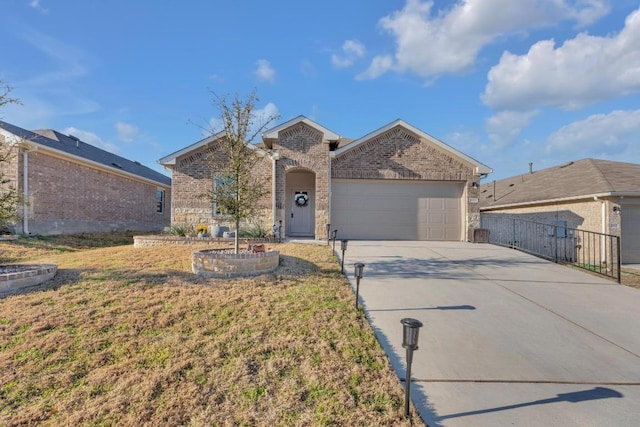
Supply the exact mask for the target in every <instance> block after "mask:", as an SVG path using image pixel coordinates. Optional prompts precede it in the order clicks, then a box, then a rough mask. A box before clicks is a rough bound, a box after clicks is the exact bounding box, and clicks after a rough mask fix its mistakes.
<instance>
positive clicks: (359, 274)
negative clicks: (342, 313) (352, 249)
mask: <svg viewBox="0 0 640 427" xmlns="http://www.w3.org/2000/svg"><path fill="white" fill-rule="evenodd" d="M354 267H355V272H354V273H353V275H354V276H356V309H357V308H358V296H359V295H360V279H362V273H363V272H364V264H363V263H361V262H358V263H356V265H355V266H354Z"/></svg>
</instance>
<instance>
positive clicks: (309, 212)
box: [285, 169, 316, 237]
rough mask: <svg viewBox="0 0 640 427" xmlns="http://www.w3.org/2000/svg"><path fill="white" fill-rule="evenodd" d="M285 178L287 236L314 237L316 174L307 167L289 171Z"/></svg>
mask: <svg viewBox="0 0 640 427" xmlns="http://www.w3.org/2000/svg"><path fill="white" fill-rule="evenodd" d="M285 180H286V181H285V216H286V226H287V228H286V231H287V233H286V234H287V236H291V237H314V236H315V226H316V223H315V222H316V219H315V217H316V215H315V212H316V174H315V173H313V172H311V171H309V170H306V169H295V170H292V171H289V172H287V175H286V177H285Z"/></svg>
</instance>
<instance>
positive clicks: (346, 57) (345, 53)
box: [331, 40, 367, 68]
mask: <svg viewBox="0 0 640 427" xmlns="http://www.w3.org/2000/svg"><path fill="white" fill-rule="evenodd" d="M366 53H367V49H366V48H365V46H364V44H362V43H360V42H359V41H358V40H346V41H345V42H344V43H343V44H342V55H337V54H333V55H331V63H332V64H333V66H334V67H336V68H348V67H351V66H352V65H353V63H354V62H355V61H357V60H358V59H360V58H362V57H364V56H365V54H366Z"/></svg>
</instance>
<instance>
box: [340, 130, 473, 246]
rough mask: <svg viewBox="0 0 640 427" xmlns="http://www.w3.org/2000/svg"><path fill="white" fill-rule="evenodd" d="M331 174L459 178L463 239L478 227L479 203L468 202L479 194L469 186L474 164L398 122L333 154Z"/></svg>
mask: <svg viewBox="0 0 640 427" xmlns="http://www.w3.org/2000/svg"><path fill="white" fill-rule="evenodd" d="M331 177H332V178H342V179H398V180H426V181H459V182H462V183H464V184H465V191H464V192H463V196H462V197H463V200H462V204H463V205H462V208H463V212H465V213H466V227H467V234H466V236H465V240H469V238H471V237H472V236H473V233H472V230H473V229H474V228H478V227H480V207H479V204H478V203H471V202H469V199H470V198H475V199H477V198H478V195H479V192H478V191H479V190H478V189H476V188H473V182H474V181H475V182H477V183H479V182H480V175H479V174H477V173H475V168H474V167H472V166H470V165H468V164H466V163H465V162H463V161H462V160H459V159H456V158H454V157H452V156H451V155H450V154H449V153H447V152H445V151H443V150H442V149H440V148H439V147H438V146H436V145H434V144H432V143H430V142H429V141H428V140H424V139H421V138H419V137H417V136H416V135H414V134H413V133H411V132H408V131H407V130H406V129H404V128H402V127H400V126H398V127H395V128H393V129H390V130H389V131H387V132H385V133H383V134H381V135H379V136H377V137H376V138H373V139H372V140H370V141H367V142H365V143H363V144H361V145H359V146H358V147H356V148H354V149H352V150H350V151H348V152H346V153H344V154H343V155H341V156H339V157H336V158H335V159H334V160H333V162H332V175H331ZM462 228H463V229H464V228H465V227H464V226H463V227H462Z"/></svg>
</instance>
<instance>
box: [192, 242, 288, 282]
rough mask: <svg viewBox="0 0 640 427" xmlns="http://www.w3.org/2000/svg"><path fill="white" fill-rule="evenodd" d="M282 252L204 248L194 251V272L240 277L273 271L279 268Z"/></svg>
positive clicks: (204, 274)
mask: <svg viewBox="0 0 640 427" xmlns="http://www.w3.org/2000/svg"><path fill="white" fill-rule="evenodd" d="M279 263H280V252H279V251H276V250H270V251H266V252H259V253H241V254H233V253H228V252H227V250H226V249H203V250H200V251H195V252H194V253H193V260H192V264H191V266H192V269H193V272H194V273H195V274H197V275H199V276H202V277H217V278H228V277H239V276H255V275H259V274H265V273H271V272H273V271H275V270H276V269H277V268H278V265H279Z"/></svg>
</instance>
